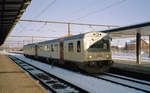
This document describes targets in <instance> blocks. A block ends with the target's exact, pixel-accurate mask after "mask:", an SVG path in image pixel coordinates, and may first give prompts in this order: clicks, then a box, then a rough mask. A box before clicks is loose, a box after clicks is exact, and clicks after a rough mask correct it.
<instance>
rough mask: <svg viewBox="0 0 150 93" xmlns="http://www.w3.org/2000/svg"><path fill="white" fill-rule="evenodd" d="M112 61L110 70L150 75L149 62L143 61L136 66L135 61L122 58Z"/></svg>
mask: <svg viewBox="0 0 150 93" xmlns="http://www.w3.org/2000/svg"><path fill="white" fill-rule="evenodd" d="M113 61H114V64H113V65H112V68H117V69H121V70H124V71H130V72H137V73H142V74H147V75H150V62H146V61H144V62H141V64H137V63H136V61H135V60H132V59H123V58H114V59H113Z"/></svg>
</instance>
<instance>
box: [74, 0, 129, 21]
mask: <svg viewBox="0 0 150 93" xmlns="http://www.w3.org/2000/svg"><path fill="white" fill-rule="evenodd" d="M125 1H126V0H121V1H118V2H114V3H112V4H110V5H109V6H106V7H104V8H102V9H98V10H95V11H92V12H89V13H87V14H86V15H84V16H81V17H78V18H75V19H74V20H71V21H75V20H81V19H82V18H86V17H88V16H91V15H94V14H96V13H101V12H103V11H105V10H107V9H110V8H112V7H115V6H118V5H120V4H122V3H123V2H125Z"/></svg>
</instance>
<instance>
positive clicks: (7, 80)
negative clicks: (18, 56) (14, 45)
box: [0, 53, 48, 93]
mask: <svg viewBox="0 0 150 93" xmlns="http://www.w3.org/2000/svg"><path fill="white" fill-rule="evenodd" d="M0 93H48V92H47V91H46V90H45V89H44V88H43V87H41V86H40V85H39V84H38V83H37V82H36V81H35V80H33V79H32V78H31V77H30V76H29V75H28V74H27V73H26V72H24V71H23V70H22V69H21V68H20V67H18V65H17V64H15V63H14V62H12V60H11V59H9V57H8V56H7V55H4V54H2V53H0Z"/></svg>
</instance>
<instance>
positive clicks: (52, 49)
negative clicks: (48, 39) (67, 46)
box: [51, 44, 54, 52]
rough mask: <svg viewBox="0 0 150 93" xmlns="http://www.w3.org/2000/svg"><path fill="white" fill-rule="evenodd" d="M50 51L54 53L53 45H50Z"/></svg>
mask: <svg viewBox="0 0 150 93" xmlns="http://www.w3.org/2000/svg"><path fill="white" fill-rule="evenodd" d="M51 51H52V52H53V51H54V47H53V44H52V45H51Z"/></svg>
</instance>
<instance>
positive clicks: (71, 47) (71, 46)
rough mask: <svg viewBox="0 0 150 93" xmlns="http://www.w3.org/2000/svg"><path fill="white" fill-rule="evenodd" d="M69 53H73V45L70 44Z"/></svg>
mask: <svg viewBox="0 0 150 93" xmlns="http://www.w3.org/2000/svg"><path fill="white" fill-rule="evenodd" d="M68 51H69V52H73V43H68Z"/></svg>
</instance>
